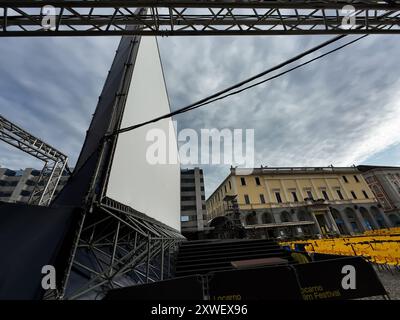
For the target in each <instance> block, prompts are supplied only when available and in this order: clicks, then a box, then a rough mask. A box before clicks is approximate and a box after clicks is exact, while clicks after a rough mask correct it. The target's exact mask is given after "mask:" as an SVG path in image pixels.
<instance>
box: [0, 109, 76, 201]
mask: <svg viewBox="0 0 400 320" xmlns="http://www.w3.org/2000/svg"><path fill="white" fill-rule="evenodd" d="M0 140H2V141H4V142H6V143H8V144H10V145H11V146H13V147H15V148H17V149H19V150H21V151H24V152H26V153H28V154H30V155H31V156H33V157H35V158H37V159H39V160H42V161H43V162H44V167H43V169H42V171H41V173H40V176H39V179H38V180H37V181H36V184H35V187H34V189H33V191H32V194H31V197H30V199H29V203H30V204H34V205H43V206H48V205H50V203H51V200H52V198H53V195H54V192H55V191H56V188H57V185H58V182H59V181H60V178H61V176H62V175H63V173H64V171H65V170H68V171H69V169H68V167H67V161H68V157H67V156H66V155H64V154H63V153H61V152H60V151H58V150H57V149H55V148H53V147H52V146H50V145H49V144H47V143H45V142H43V141H42V140H40V139H39V138H37V137H35V136H33V135H31V134H30V133H29V132H27V131H25V130H24V129H22V128H20V127H19V126H17V125H15V124H14V123H12V122H11V121H9V120H7V119H6V118H4V117H3V116H1V115H0Z"/></svg>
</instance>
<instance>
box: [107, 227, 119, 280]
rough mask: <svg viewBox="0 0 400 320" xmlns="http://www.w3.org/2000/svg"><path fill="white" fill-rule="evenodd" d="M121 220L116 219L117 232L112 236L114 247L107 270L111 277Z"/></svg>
mask: <svg viewBox="0 0 400 320" xmlns="http://www.w3.org/2000/svg"><path fill="white" fill-rule="evenodd" d="M120 225H121V222H120V221H118V224H117V232H116V233H115V238H114V247H113V253H112V256H111V261H110V271H109V274H108V275H109V276H110V277H111V275H112V272H113V267H112V266H113V264H114V260H115V253H116V251H117V243H118V236H119V228H120Z"/></svg>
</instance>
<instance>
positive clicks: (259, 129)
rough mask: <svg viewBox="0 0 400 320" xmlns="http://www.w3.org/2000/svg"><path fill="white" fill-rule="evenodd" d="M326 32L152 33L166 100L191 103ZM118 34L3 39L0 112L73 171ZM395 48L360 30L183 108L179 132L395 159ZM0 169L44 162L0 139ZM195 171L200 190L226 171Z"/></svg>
mask: <svg viewBox="0 0 400 320" xmlns="http://www.w3.org/2000/svg"><path fill="white" fill-rule="evenodd" d="M350 38H352V37H348V38H345V39H344V41H348V39H350ZM326 39H327V37H322V36H312V37H309V36H308V37H302V36H288V37H278V36H274V37H214V38H210V37H201V38H200V37H197V38H196V37H175V38H173V37H171V38H160V39H159V45H160V50H161V57H162V61H163V65H164V71H165V77H166V81H167V86H168V91H169V96H170V100H171V107H172V109H177V108H179V107H182V106H185V105H187V104H189V103H191V102H194V101H197V100H199V99H201V98H202V97H204V96H207V95H209V94H211V93H213V92H215V91H217V90H220V89H222V88H224V87H226V86H229V85H232V84H234V83H235V82H237V81H239V80H242V79H244V78H246V77H249V76H251V75H253V74H255V73H258V72H261V71H263V70H265V69H267V68H269V67H271V66H273V65H275V64H277V63H279V62H282V61H284V60H286V59H288V58H290V57H292V56H294V55H295V54H298V53H300V52H302V51H303V50H305V49H306V48H310V47H312V46H314V45H316V44H317V43H319V42H322V41H325V40H326ZM118 41H119V38H117V37H114V38H111V37H93V38H36V39H33V38H3V39H1V41H0V52H1V58H0V114H2V115H3V116H5V117H6V118H8V119H10V120H12V121H14V122H15V123H17V124H19V125H20V126H22V127H23V128H25V129H27V130H28V131H30V132H31V133H32V134H34V135H36V136H38V137H40V138H42V139H44V140H45V141H47V142H48V143H50V144H51V145H53V146H56V147H58V148H59V149H60V150H61V151H63V152H64V153H66V154H67V155H68V156H69V157H70V166H73V165H74V163H75V161H76V158H77V156H78V154H79V151H80V148H81V145H82V142H83V139H84V136H85V131H86V129H87V127H88V124H89V122H90V120H91V115H92V113H93V112H94V108H95V106H96V102H97V98H98V96H99V94H100V92H101V88H102V85H103V83H104V80H105V77H106V75H107V71H108V69H109V67H110V65H111V62H112V59H113V56H114V53H115V49H116V47H117V45H118ZM344 41H342V42H344ZM336 45H337V44H335V45H333V46H332V47H329V48H333V47H335V46H336ZM399 52H400V42H399V41H398V37H397V36H372V35H371V36H368V37H367V38H365V39H363V40H361V41H360V42H357V43H356V44H354V45H351V46H350V47H347V48H345V49H343V50H340V51H339V52H336V53H334V54H332V55H330V56H328V57H326V58H323V59H322V60H318V61H316V62H314V63H312V64H310V65H308V66H306V67H304V68H301V69H298V70H296V71H294V72H291V73H290V74H287V75H285V76H283V77H281V78H279V79H276V80H273V81H272V82H268V83H267V84H264V85H261V86H259V87H256V88H254V89H251V90H249V91H246V92H245V93H242V94H240V95H237V96H234V97H232V98H228V99H226V100H224V101H221V102H217V103H215V104H212V105H209V106H207V107H205V108H203V109H201V110H196V111H193V112H190V113H186V114H184V115H180V116H178V117H176V119H175V120H177V122H178V130H181V129H183V128H193V129H195V130H197V131H199V130H200V129H201V128H217V129H223V128H230V129H233V128H242V129H254V130H255V157H256V161H255V164H256V165H257V166H259V165H261V164H262V165H268V166H314V165H315V166H326V165H330V164H333V165H335V166H342V165H344V166H347V165H352V164H362V163H368V164H384V165H400V79H399V77H398V74H399V73H400V65H399V63H398V56H399ZM0 165H1V166H4V167H9V168H12V169H19V168H23V167H32V166H33V167H38V168H40V167H41V163H40V162H37V161H35V160H33V159H32V158H30V157H29V156H27V155H25V154H24V153H21V152H18V151H16V150H14V149H12V148H10V147H8V146H6V145H4V144H0ZM203 167H204V169H205V174H206V176H205V181H206V193H207V195H209V194H210V193H211V192H212V191H213V190H214V189H215V187H216V186H217V185H218V184H219V183H220V182H221V181H222V179H223V178H224V177H225V176H226V175H227V174H228V172H229V170H228V167H229V166H203Z"/></svg>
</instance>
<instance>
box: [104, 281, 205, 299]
mask: <svg viewBox="0 0 400 320" xmlns="http://www.w3.org/2000/svg"><path fill="white" fill-rule="evenodd" d="M203 299H204V296H203V284H202V278H201V276H188V277H182V278H175V279H171V280H164V281H159V282H153V283H149V284H142V285H137V286H132V287H127V288H121V289H114V290H110V291H109V292H108V293H107V295H106V296H105V298H104V300H164V301H168V300H203Z"/></svg>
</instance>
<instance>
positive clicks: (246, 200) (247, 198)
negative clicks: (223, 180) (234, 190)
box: [244, 194, 250, 204]
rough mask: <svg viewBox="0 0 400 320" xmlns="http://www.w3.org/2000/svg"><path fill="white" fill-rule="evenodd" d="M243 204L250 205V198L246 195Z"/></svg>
mask: <svg viewBox="0 0 400 320" xmlns="http://www.w3.org/2000/svg"><path fill="white" fill-rule="evenodd" d="M244 202H245V203H246V204H250V198H249V196H248V195H247V194H245V195H244Z"/></svg>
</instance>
